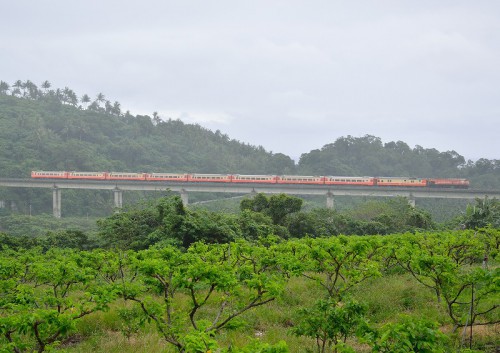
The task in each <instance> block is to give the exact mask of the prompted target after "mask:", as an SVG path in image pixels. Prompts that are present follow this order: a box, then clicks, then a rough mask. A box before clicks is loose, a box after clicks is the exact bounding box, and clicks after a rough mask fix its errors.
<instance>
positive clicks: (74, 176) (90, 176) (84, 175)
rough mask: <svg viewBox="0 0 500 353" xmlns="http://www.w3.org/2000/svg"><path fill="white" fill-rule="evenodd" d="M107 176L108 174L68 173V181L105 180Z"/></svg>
mask: <svg viewBox="0 0 500 353" xmlns="http://www.w3.org/2000/svg"><path fill="white" fill-rule="evenodd" d="M107 176H108V173H106V172H68V179H91V180H104V179H106V178H107Z"/></svg>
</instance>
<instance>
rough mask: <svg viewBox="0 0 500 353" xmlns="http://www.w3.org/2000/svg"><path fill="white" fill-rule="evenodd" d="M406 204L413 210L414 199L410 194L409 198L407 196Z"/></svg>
mask: <svg viewBox="0 0 500 353" xmlns="http://www.w3.org/2000/svg"><path fill="white" fill-rule="evenodd" d="M408 204H409V205H410V206H411V207H413V208H415V197H414V196H413V195H412V194H410V196H408Z"/></svg>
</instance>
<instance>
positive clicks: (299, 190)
mask: <svg viewBox="0 0 500 353" xmlns="http://www.w3.org/2000/svg"><path fill="white" fill-rule="evenodd" d="M0 187H12V188H46V189H52V205H53V206H52V209H53V214H54V217H56V218H60V217H61V209H62V204H61V190H62V189H87V190H110V191H113V193H114V204H115V207H116V208H121V207H122V206H123V192H124V191H130V190H136V191H165V190H171V191H175V192H179V193H180V195H181V198H182V201H183V202H184V204H185V205H187V204H188V202H189V196H188V195H189V192H224V193H236V194H250V195H252V194H256V193H265V194H280V193H285V194H292V195H324V196H325V197H326V206H327V207H328V208H334V205H335V204H334V197H335V196H345V195H348V196H379V197H395V196H402V197H406V198H408V200H409V203H410V204H411V205H412V206H415V199H416V198H441V199H468V200H474V199H476V198H484V197H489V198H494V197H496V198H500V191H497V190H470V189H443V188H420V187H415V188H403V187H380V186H334V185H302V184H250V183H249V184H245V183H241V184H240V183H234V184H232V183H193V182H190V183H187V182H158V181H125V180H124V181H117V180H68V179H60V180H49V179H0Z"/></svg>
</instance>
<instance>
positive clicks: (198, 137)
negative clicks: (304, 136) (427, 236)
mask: <svg viewBox="0 0 500 353" xmlns="http://www.w3.org/2000/svg"><path fill="white" fill-rule="evenodd" d="M0 151H1V153H0V177H3V178H5V177H16V178H28V177H29V175H30V171H31V170H36V169H38V170H77V171H78V170H79V171H87V170H88V171H130V172H191V173H240V174H305V175H369V176H416V177H465V178H469V179H471V185H472V187H474V188H499V187H500V160H488V159H480V160H478V161H476V162H473V161H466V160H465V158H464V157H463V156H461V155H459V154H458V153H456V152H455V151H448V152H439V151H437V150H436V149H425V148H423V147H421V146H416V147H414V148H410V147H409V146H408V145H407V144H406V143H404V142H401V141H397V142H388V143H385V144H384V143H382V141H381V140H380V138H378V137H375V136H370V135H366V136H364V137H359V138H357V137H352V136H347V137H340V138H338V139H337V140H336V141H335V142H333V143H331V144H327V145H325V146H323V147H322V148H321V149H318V150H313V151H310V152H307V153H304V154H302V156H301V158H300V161H299V162H298V164H297V165H296V164H295V163H294V161H293V160H292V159H291V158H290V157H289V156H286V155H284V154H281V153H272V152H267V151H266V150H265V149H264V148H263V147H262V146H258V147H257V146H252V145H249V144H246V143H243V142H240V141H237V140H234V139H231V138H230V137H229V136H228V135H226V134H223V133H221V132H220V131H216V132H213V131H210V130H208V129H206V128H203V127H202V126H200V125H196V124H185V123H183V122H182V121H180V120H171V119H168V120H163V119H161V118H160V117H159V116H158V114H157V113H156V112H154V113H153V114H152V115H151V116H148V115H132V114H131V113H130V112H129V111H126V112H123V111H122V107H121V104H120V103H119V102H116V101H115V102H111V101H109V100H106V99H105V97H104V95H103V94H102V93H99V94H97V95H96V98H95V99H94V100H91V99H90V97H89V96H88V95H87V94H84V95H83V96H82V97H81V98H78V96H77V95H76V93H75V92H74V91H73V90H71V89H70V88H68V87H66V88H64V89H51V85H50V83H49V82H47V81H46V82H44V83H43V84H42V85H41V88H38V87H37V86H36V85H35V84H34V83H33V82H31V81H25V82H22V81H20V80H18V81H16V82H15V83H13V84H12V86H11V85H9V84H8V83H6V82H4V81H0ZM106 195H107V194H105V193H102V192H96V191H85V192H82V191H79V192H78V193H76V192H72V191H65V196H64V204H65V205H64V209H65V212H66V213H67V214H74V215H89V214H90V215H101V214H102V213H101V212H97V211H95V210H96V209H101V210H105V211H106V212H110V211H111V209H112V204H111V202H110V201H109V195H107V196H106ZM126 197H128V198H131V199H133V200H135V199H137V194H133V193H128V194H127V195H126ZM0 200H6V201H7V203H8V202H10V201H13V203H12V202H10V203H11V204H12V205H13V208H14V209H16V208H17V209H18V210H19V211H20V212H21V213H25V214H27V213H28V212H31V211H33V212H34V213H44V212H49V213H50V204H51V194H50V192H48V191H46V190H31V189H30V190H27V189H25V190H22V189H20V190H15V191H14V190H12V189H11V190H6V189H3V190H0ZM133 200H128V201H133ZM3 212H5V211H3ZM96 212H97V213H96ZM0 213H2V209H0Z"/></svg>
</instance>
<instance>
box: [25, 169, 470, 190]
mask: <svg viewBox="0 0 500 353" xmlns="http://www.w3.org/2000/svg"><path fill="white" fill-rule="evenodd" d="M31 177H32V178H40V179H88V180H143V181H177V182H193V183H251V184H256V183H257V184H313V185H358V186H402V187H441V188H468V187H469V180H467V179H458V178H409V177H408V178H407V177H354V176H305V175H241V174H185V173H182V174H177V173H127V172H63V171H32V172H31Z"/></svg>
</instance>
